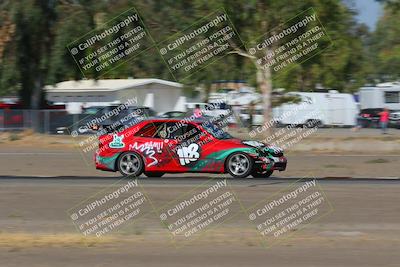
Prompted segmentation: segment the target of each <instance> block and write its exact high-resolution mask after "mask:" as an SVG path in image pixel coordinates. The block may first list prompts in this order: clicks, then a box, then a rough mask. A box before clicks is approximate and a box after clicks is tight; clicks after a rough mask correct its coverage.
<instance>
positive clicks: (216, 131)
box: [201, 121, 233, 139]
mask: <svg viewBox="0 0 400 267" xmlns="http://www.w3.org/2000/svg"><path fill="white" fill-rule="evenodd" d="M201 126H203V128H204V129H205V130H206V131H207V132H209V133H210V134H211V135H212V136H214V137H215V138H217V139H232V138H233V137H232V136H231V135H230V134H228V133H227V132H225V131H224V130H222V129H221V128H219V127H218V126H216V125H215V124H213V123H211V122H209V121H207V122H203V123H202V124H201Z"/></svg>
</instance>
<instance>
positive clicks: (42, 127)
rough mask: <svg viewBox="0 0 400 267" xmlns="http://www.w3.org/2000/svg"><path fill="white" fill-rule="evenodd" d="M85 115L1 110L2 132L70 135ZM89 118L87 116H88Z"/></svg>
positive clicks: (54, 111)
mask: <svg viewBox="0 0 400 267" xmlns="http://www.w3.org/2000/svg"><path fill="white" fill-rule="evenodd" d="M84 116H85V115H84V114H69V113H68V112H66V111H65V110H26V109H2V110H0V131H22V130H27V129H32V130H34V131H35V132H38V133H46V134H56V133H65V134H68V133H69V131H71V130H76V129H74V125H77V122H79V120H81V119H82V118H83V117H84ZM86 116H87V115H86Z"/></svg>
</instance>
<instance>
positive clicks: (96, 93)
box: [44, 79, 185, 112]
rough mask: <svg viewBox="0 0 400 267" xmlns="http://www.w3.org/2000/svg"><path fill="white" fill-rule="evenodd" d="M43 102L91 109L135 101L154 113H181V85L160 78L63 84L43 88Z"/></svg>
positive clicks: (82, 81) (68, 82)
mask: <svg viewBox="0 0 400 267" xmlns="http://www.w3.org/2000/svg"><path fill="white" fill-rule="evenodd" d="M44 90H45V92H46V99H47V100H48V101H51V102H54V103H65V104H66V105H67V106H68V105H70V106H86V107H87V106H94V105H109V104H119V103H125V102H127V100H128V99H135V100H137V106H147V107H150V108H152V109H154V110H155V111H156V112H166V111H171V110H182V109H183V108H184V102H185V100H184V98H183V97H182V94H183V92H182V84H180V83H176V82H171V81H166V80H161V79H105V80H80V81H65V82H60V83H57V84H56V85H54V86H53V85H47V86H45V88H44Z"/></svg>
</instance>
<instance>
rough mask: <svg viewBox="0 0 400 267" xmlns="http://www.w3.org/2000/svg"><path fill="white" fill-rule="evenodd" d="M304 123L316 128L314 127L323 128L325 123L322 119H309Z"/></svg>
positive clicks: (306, 125)
mask: <svg viewBox="0 0 400 267" xmlns="http://www.w3.org/2000/svg"><path fill="white" fill-rule="evenodd" d="M304 125H305V127H306V128H314V127H318V128H321V127H323V126H324V124H323V123H322V121H320V120H307V121H306V123H305V124H304Z"/></svg>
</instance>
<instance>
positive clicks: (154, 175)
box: [144, 172, 165, 177]
mask: <svg viewBox="0 0 400 267" xmlns="http://www.w3.org/2000/svg"><path fill="white" fill-rule="evenodd" d="M164 174H165V172H144V175H146V176H147V177H161V176H163V175H164Z"/></svg>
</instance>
